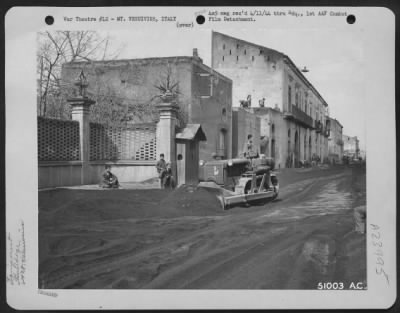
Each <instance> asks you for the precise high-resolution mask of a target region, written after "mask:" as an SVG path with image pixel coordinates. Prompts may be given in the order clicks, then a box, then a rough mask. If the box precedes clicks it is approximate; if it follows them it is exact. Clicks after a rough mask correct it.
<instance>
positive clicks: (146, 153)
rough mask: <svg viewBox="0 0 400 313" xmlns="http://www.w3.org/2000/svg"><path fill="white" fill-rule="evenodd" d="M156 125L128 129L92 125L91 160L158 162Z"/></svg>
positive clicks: (139, 125)
mask: <svg viewBox="0 0 400 313" xmlns="http://www.w3.org/2000/svg"><path fill="white" fill-rule="evenodd" d="M156 157H157V156H156V125H155V124H138V125H133V126H129V127H127V128H120V127H108V126H105V125H102V124H98V123H90V160H91V161H102V160H136V161H148V160H156Z"/></svg>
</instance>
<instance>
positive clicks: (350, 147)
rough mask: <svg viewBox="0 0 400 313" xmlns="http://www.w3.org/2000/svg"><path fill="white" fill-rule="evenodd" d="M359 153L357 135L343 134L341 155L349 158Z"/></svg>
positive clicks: (356, 156)
mask: <svg viewBox="0 0 400 313" xmlns="http://www.w3.org/2000/svg"><path fill="white" fill-rule="evenodd" d="M359 153H360V147H359V140H358V138H357V136H353V137H351V136H347V135H343V155H344V156H346V157H349V158H356V159H357V158H358V157H359Z"/></svg>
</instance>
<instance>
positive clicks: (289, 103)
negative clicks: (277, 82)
mask: <svg viewBox="0 0 400 313" xmlns="http://www.w3.org/2000/svg"><path fill="white" fill-rule="evenodd" d="M291 104H292V87H290V86H289V89H288V105H289V106H290V105H291Z"/></svg>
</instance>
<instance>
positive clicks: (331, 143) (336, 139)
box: [328, 118, 343, 163]
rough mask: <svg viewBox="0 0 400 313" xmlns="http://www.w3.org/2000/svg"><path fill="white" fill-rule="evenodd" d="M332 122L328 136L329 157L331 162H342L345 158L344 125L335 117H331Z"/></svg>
mask: <svg viewBox="0 0 400 313" xmlns="http://www.w3.org/2000/svg"><path fill="white" fill-rule="evenodd" d="M329 119H330V123H331V125H330V126H331V128H330V135H329V138H328V150H329V152H328V157H329V161H330V162H331V163H341V162H342V159H343V126H342V124H340V122H339V121H338V120H337V119H335V118H329Z"/></svg>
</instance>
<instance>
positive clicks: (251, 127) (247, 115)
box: [232, 107, 261, 158]
mask: <svg viewBox="0 0 400 313" xmlns="http://www.w3.org/2000/svg"><path fill="white" fill-rule="evenodd" d="M249 136H251V141H252V147H253V148H252V150H253V151H254V152H258V153H260V142H261V138H260V117H258V116H257V115H255V114H254V113H253V112H251V111H249V110H246V109H243V108H237V107H236V108H233V109H232V157H233V158H238V157H242V156H243V153H244V152H246V151H247V142H248V140H249Z"/></svg>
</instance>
